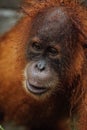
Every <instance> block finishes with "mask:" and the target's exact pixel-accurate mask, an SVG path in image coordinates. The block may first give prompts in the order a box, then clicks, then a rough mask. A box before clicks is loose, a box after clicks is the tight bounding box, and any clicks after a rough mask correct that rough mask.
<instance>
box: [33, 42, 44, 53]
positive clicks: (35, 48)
mask: <svg viewBox="0 0 87 130" xmlns="http://www.w3.org/2000/svg"><path fill="white" fill-rule="evenodd" d="M32 48H33V49H34V50H37V51H39V50H41V49H42V47H41V45H40V43H37V42H33V43H32Z"/></svg>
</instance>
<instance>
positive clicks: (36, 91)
mask: <svg viewBox="0 0 87 130" xmlns="http://www.w3.org/2000/svg"><path fill="white" fill-rule="evenodd" d="M26 85H27V88H28V90H29V91H30V92H31V93H33V94H37V95H41V94H43V93H45V92H46V91H47V88H45V87H37V86H34V85H32V84H30V83H29V81H27V82H26Z"/></svg>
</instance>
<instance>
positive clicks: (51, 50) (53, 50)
mask: <svg viewBox="0 0 87 130" xmlns="http://www.w3.org/2000/svg"><path fill="white" fill-rule="evenodd" d="M48 53H49V54H50V55H52V56H56V55H57V54H58V50H57V49H56V48H54V47H49V48H48Z"/></svg>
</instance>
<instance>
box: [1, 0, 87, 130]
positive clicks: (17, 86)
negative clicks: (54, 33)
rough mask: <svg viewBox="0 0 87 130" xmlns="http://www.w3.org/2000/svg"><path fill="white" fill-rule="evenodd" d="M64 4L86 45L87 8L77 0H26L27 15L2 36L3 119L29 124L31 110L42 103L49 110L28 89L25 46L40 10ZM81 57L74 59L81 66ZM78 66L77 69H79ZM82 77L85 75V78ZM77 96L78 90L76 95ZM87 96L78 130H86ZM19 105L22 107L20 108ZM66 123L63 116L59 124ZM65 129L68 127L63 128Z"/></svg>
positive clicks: (84, 89) (86, 83)
mask: <svg viewBox="0 0 87 130" xmlns="http://www.w3.org/2000/svg"><path fill="white" fill-rule="evenodd" d="M62 4H63V5H64V6H65V7H66V9H67V10H69V12H68V13H69V16H70V18H71V19H72V20H73V22H74V23H75V24H76V26H77V28H78V29H79V32H80V33H79V38H80V39H81V42H82V44H84V43H85V42H86V40H87V10H86V9H85V8H83V7H81V6H80V5H79V4H78V2H77V1H76V0H72V1H70V0H63V1H62V2H61V0H43V1H42V2H40V1H38V0H36V1H34V0H32V1H30V0H24V1H23V4H22V6H21V8H22V11H23V12H24V14H25V16H24V17H23V18H21V20H20V21H19V22H18V24H17V25H16V26H15V27H14V28H13V29H12V30H11V31H10V32H8V33H7V34H5V35H4V36H2V37H1V38H0V107H1V109H2V111H3V113H4V115H5V116H4V121H8V120H11V119H14V120H15V121H16V122H17V123H18V124H21V125H25V124H27V121H25V120H27V115H28V114H29V113H28V111H29V110H30V113H32V111H34V113H33V114H35V112H37V109H38V105H40V108H41V111H43V113H44V110H45V111H46V109H43V108H42V107H41V106H44V104H45V103H44V101H43V99H42V100H41V101H38V100H36V99H33V100H32V95H29V94H28V93H27V92H26V90H25V87H24V80H25V76H24V71H25V67H26V64H27V61H26V60H25V54H24V52H25V51H24V49H25V44H27V41H28V39H29V33H30V32H29V31H30V28H31V23H32V21H33V18H34V17H35V16H36V15H37V14H38V12H41V11H43V10H44V9H45V8H49V7H53V6H59V5H62ZM77 53H78V52H77ZM82 53H83V52H82ZM82 55H83V54H82ZM81 60H82V59H81V58H80V59H79V60H77V62H78V63H77V62H75V63H76V64H78V67H80V61H81ZM82 62H83V61H82ZM78 67H77V68H76V69H78ZM72 71H73V68H72ZM70 72H71V71H70ZM86 76H87V75H86ZM83 78H84V76H83V77H82V80H83ZM83 84H84V88H83V91H85V93H86V95H87V78H85V80H83ZM80 87H81V86H80ZM78 89H79V88H78ZM83 93H84V92H83ZM72 95H73V94H72ZM77 96H78V93H77V95H76V98H77ZM84 96H85V95H82V97H81V99H83V104H81V106H80V109H79V110H78V111H79V113H80V114H81V115H80V120H79V122H78V123H77V125H78V128H79V129H78V130H87V103H86V102H87V96H85V101H84ZM74 98H75V97H74ZM74 98H72V99H71V101H72V104H74V102H73V101H75V100H76V98H75V99H74ZM48 100H49V99H48ZM51 101H52V99H51ZM29 106H30V107H32V108H34V110H31V109H30V108H29ZM18 108H20V109H19V110H17V109H18ZM49 113H50V109H49ZM49 113H48V112H46V114H47V115H49ZM29 120H32V119H29ZM60 122H61V121H60ZM66 122H67V121H65V119H64V121H62V122H61V123H60V124H64V127H65V125H66V124H67V123H66ZM69 123H70V122H69ZM56 124H57V123H56ZM62 126H63V125H62ZM63 130H65V128H63ZM67 130H68V128H67Z"/></svg>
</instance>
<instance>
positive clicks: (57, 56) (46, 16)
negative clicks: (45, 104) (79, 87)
mask: <svg viewBox="0 0 87 130" xmlns="http://www.w3.org/2000/svg"><path fill="white" fill-rule="evenodd" d="M36 25H37V26H36ZM74 39H75V40H76V32H75V30H74V25H73V24H72V22H71V20H70V19H69V17H68V15H67V12H66V11H65V9H64V8H62V7H59V8H57V7H55V8H50V9H47V10H45V11H43V13H39V14H38V15H37V17H36V18H35V20H34V23H33V24H32V30H31V37H30V41H29V43H28V47H27V59H28V60H29V61H31V62H29V65H28V66H27V77H28V81H27V88H28V90H29V91H30V92H31V93H33V94H36V95H43V94H46V93H48V92H51V91H55V90H56V88H57V87H58V86H59V82H60V78H61V75H65V71H66V67H68V66H69V64H70V62H71V59H72V50H69V47H68V49H67V45H68V44H71V45H70V46H72V47H73V46H74V44H75V42H76V41H75V40H74ZM68 46H69V45H68ZM69 53H70V54H69ZM67 55H68V57H71V59H69V60H68V59H67V58H68V57H67ZM65 63H66V65H64V64H65ZM63 67H64V68H63ZM62 71H63V73H62ZM61 73H62V74H61ZM62 78H63V77H62ZM57 89H58V88H57ZM59 89H60V86H59Z"/></svg>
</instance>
